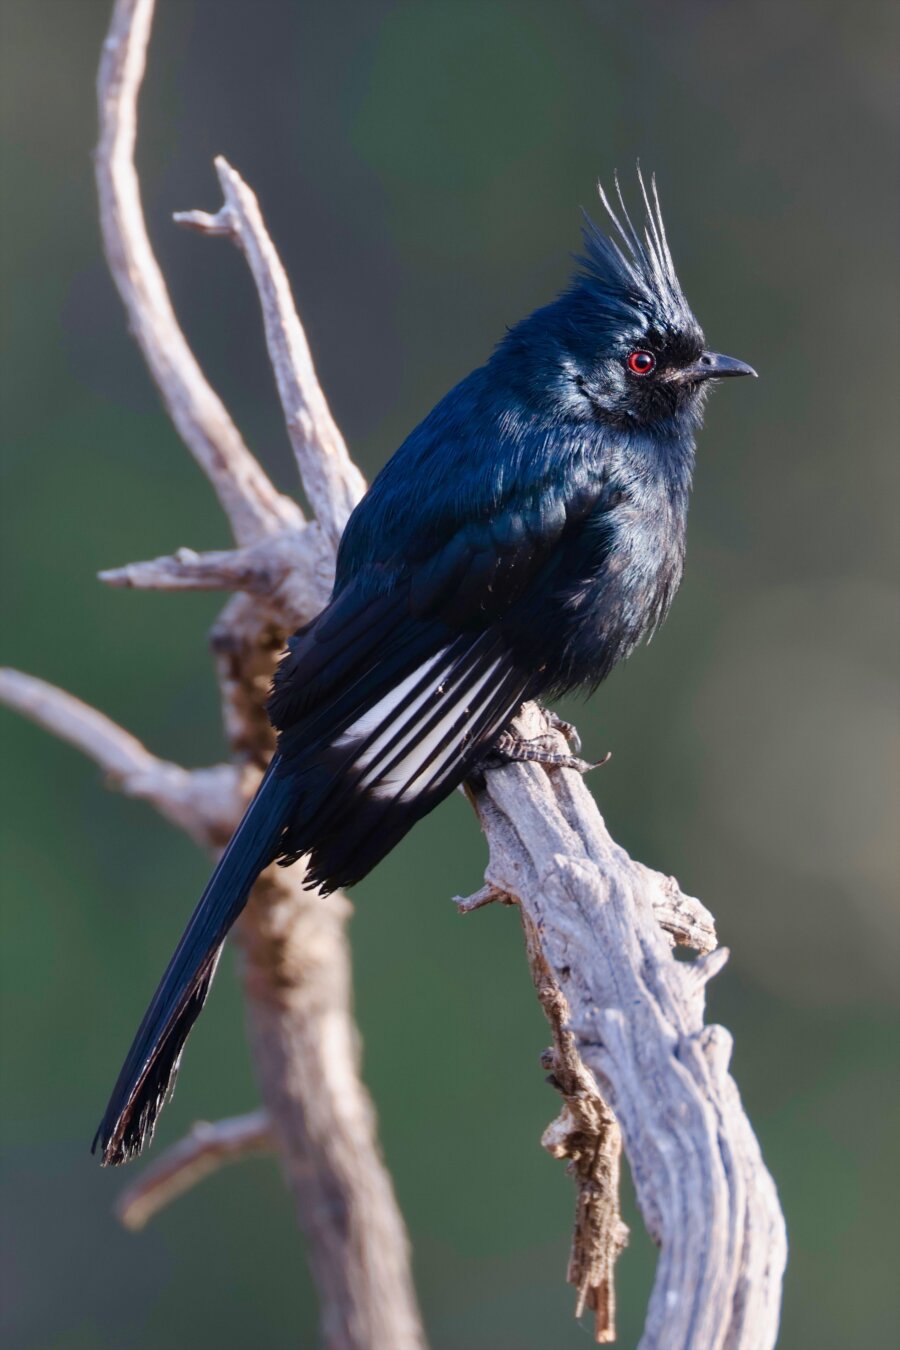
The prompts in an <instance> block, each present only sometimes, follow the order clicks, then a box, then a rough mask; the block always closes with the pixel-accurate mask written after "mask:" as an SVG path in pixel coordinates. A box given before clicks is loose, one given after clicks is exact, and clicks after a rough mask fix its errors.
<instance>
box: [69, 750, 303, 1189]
mask: <svg viewBox="0 0 900 1350" xmlns="http://www.w3.org/2000/svg"><path fill="white" fill-rule="evenodd" d="M277 760H278V756H276V757H275V759H274V760H273V761H272V764H271V765H270V766H269V771H268V773H267V774H266V776H265V778H264V779H263V781H262V783H261V784H260V788H259V791H258V792H257V794H256V796H255V797H254V798H253V801H252V802H251V803H250V805H249V807H248V808H247V811H246V813H245V815H244V818H243V820H242V821H241V823H240V825H239V826H238V828H237V830H236V831H235V834H234V836H233V838H232V840H231V842H230V843H229V845H228V847H227V848H226V850H225V852H224V853H223V854H222V857H221V859H220V860H219V864H218V866H217V867H216V870H215V871H214V872H213V874H212V876H211V878H210V880H209V884H208V885H207V887H206V890H205V891H204V892H203V895H202V896H201V898H200V903H199V904H198V905H197V908H196V909H195V910H194V913H193V915H192V917H191V921H190V923H189V924H188V926H187V928H186V929H185V932H184V936H183V937H182V939H181V941H180V942H179V944H178V946H177V948H176V949H175V955H174V956H173V957H172V960H171V961H170V962H169V965H168V967H167V969H166V973H165V975H163V977H162V980H161V981H160V984H159V988H158V989H157V991H156V993H155V994H154V995H153V1000H152V1002H151V1004H150V1007H149V1008H148V1009H147V1011H146V1013H145V1014H144V1020H143V1021H142V1022H141V1025H140V1026H139V1027H138V1031H137V1035H136V1036H135V1038H134V1041H133V1043H132V1046H131V1049H130V1050H129V1051H128V1056H127V1058H126V1060H125V1063H124V1064H123V1065H122V1071H121V1073H120V1074H119V1077H118V1080H117V1082H116V1086H115V1087H114V1088H113V1092H112V1096H111V1097H110V1099H109V1105H108V1106H107V1108H106V1113H105V1115H104V1117H103V1120H102V1121H101V1123H100V1128H99V1129H98V1131H97V1133H96V1135H95V1136H94V1142H93V1145H92V1151H93V1152H96V1150H97V1146H98V1144H99V1145H100V1147H101V1149H102V1155H103V1163H104V1165H107V1164H113V1165H115V1164H117V1163H123V1162H128V1160H129V1159H130V1158H134V1157H137V1155H138V1154H139V1153H140V1151H141V1149H142V1148H143V1147H144V1145H145V1144H148V1143H149V1142H150V1140H151V1139H152V1137H153V1131H154V1128H155V1126H156V1118H157V1116H158V1115H159V1113H160V1111H161V1109H162V1107H163V1105H164V1103H165V1101H166V1099H167V1097H168V1095H169V1093H170V1091H171V1089H172V1087H173V1085H174V1081H175V1075H176V1073H177V1072H178V1062H179V1060H180V1058H181V1052H182V1050H183V1049H184V1043H185V1041H186V1040H187V1038H188V1035H189V1034H190V1030H191V1027H192V1026H193V1025H194V1022H195V1021H196V1020H197V1017H198V1016H199V1013H200V1010H201V1008H202V1007H203V1004H204V1003H205V1002H206V996H207V994H208V993H209V987H210V984H211V983H212V978H213V975H214V974H215V971H216V965H217V963H218V960H219V956H220V954H221V951H222V944H223V942H224V941H225V938H226V936H227V934H228V930H229V929H230V928H231V926H232V924H233V923H234V921H235V919H236V918H237V917H238V915H239V914H240V912H241V910H242V909H243V908H244V906H245V905H246V903H247V897H248V896H249V894H250V890H251V887H252V886H253V883H254V881H255V880H256V878H257V877H258V876H259V874H260V872H261V871H262V870H263V868H264V867H267V866H268V864H269V863H270V862H272V861H273V860H274V858H275V857H276V856H277V854H278V851H279V841H280V839H281V835H282V832H283V830H284V826H285V824H286V821H287V818H288V816H289V814H290V808H291V804H292V801H293V797H294V793H293V791H292V790H291V787H290V784H289V783H288V782H286V781H285V779H283V778H280V777H278V776H277V775H276V774H275V773H274V772H273V770H274V769H275V768H276V764H277Z"/></svg>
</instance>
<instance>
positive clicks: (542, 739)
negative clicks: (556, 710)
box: [481, 727, 609, 773]
mask: <svg viewBox="0 0 900 1350" xmlns="http://www.w3.org/2000/svg"><path fill="white" fill-rule="evenodd" d="M572 729H573V730H574V728H572ZM558 730H560V731H562V727H559V728H558ZM563 734H565V733H563ZM576 735H577V732H576ZM558 745H559V741H558V740H557V739H556V737H555V735H553V733H550V734H548V735H546V736H530V737H528V738H525V737H523V736H517V735H516V734H515V732H512V731H504V732H501V734H500V735H499V736H498V737H497V739H496V740H495V741H494V744H493V745H492V746H491V748H490V750H489V751H488V754H487V755H486V756H485V758H484V760H483V761H482V766H481V767H482V768H484V769H498V768H500V767H502V765H504V764H527V763H532V764H543V765H544V767H545V768H548V769H574V770H575V771H576V773H590V771H591V769H597V768H599V766H600V765H601V764H605V763H606V761H607V760H608V759H609V754H606V755H604V756H603V758H602V759H599V760H597V762H596V764H591V763H589V761H588V760H586V759H580V758H579V756H578V755H567V754H564V753H562V752H560V751H559V750H558V749H557V748H556V747H557V746H558Z"/></svg>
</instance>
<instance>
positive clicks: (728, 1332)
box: [476, 705, 786, 1350]
mask: <svg viewBox="0 0 900 1350" xmlns="http://www.w3.org/2000/svg"><path fill="white" fill-rule="evenodd" d="M517 731H518V732H519V734H520V735H523V736H534V735H539V734H547V731H548V724H547V723H546V721H545V720H544V718H543V715H542V713H541V711H540V710H539V709H538V708H536V707H535V706H534V705H528V706H527V707H526V708H525V709H524V710H523V713H522V715H521V717H520V720H519V724H518V726H517ZM561 745H562V742H561ZM476 807H477V810H478V813H479V817H480V819H481V822H482V825H483V826H484V829H485V833H486V834H487V838H488V844H489V846H490V861H489V863H488V868H487V880H488V882H489V883H490V884H491V885H492V886H494V887H495V888H496V889H497V890H498V891H500V892H502V893H503V894H505V895H507V896H512V897H515V898H516V900H518V902H519V904H520V905H521V906H522V910H523V914H524V916H525V922H526V928H527V931H528V932H529V934H530V939H531V942H532V945H533V946H534V947H535V948H536V949H537V951H539V953H540V959H541V961H542V962H543V963H544V965H545V966H546V969H547V971H548V972H549V975H550V978H551V983H552V985H555V986H556V990H558V991H559V996H560V997H561V998H562V999H563V1000H564V1001H565V1010H564V1012H563V1013H562V1014H561V1016H560V1023H561V1025H564V1026H565V1028H566V1033H567V1034H568V1035H570V1036H571V1037H572V1050H573V1051H574V1053H575V1054H576V1055H577V1057H578V1059H579V1060H580V1061H581V1063H582V1064H583V1065H584V1066H585V1067H586V1069H587V1070H588V1071H589V1073H590V1074H592V1075H593V1078H594V1080H595V1081H596V1083H597V1085H598V1087H599V1089H600V1092H601V1094H602V1098H603V1101H604V1102H605V1103H606V1104H607V1105H608V1107H609V1108H611V1110H612V1112H613V1113H614V1115H615V1118H616V1120H617V1121H618V1124H619V1127H620V1128H621V1131H622V1136H623V1140H624V1145H625V1152H626V1155H627V1157H628V1161H629V1164H630V1167H631V1171H632V1175H633V1177H634V1181H635V1187H636V1189H637V1196H638V1203H639V1205H640V1209H641V1214H642V1216H643V1218H644V1222H645V1223H646V1225H647V1228H648V1230H649V1232H650V1234H651V1236H652V1237H653V1239H654V1241H655V1242H657V1243H658V1244H659V1247H660V1258H659V1263H658V1268H657V1273H656V1282H655V1284H654V1288H653V1295H652V1297H651V1301H650V1307H649V1310H648V1314H647V1321H646V1326H645V1330H644V1336H643V1339H642V1341H641V1346H642V1347H643V1348H644V1350H651V1347H652V1348H653V1350H698V1347H704V1350H706V1347H710V1348H712V1347H720V1346H727V1347H729V1350H765V1347H768V1346H771V1345H774V1343H775V1337H776V1334H777V1328H778V1317H779V1309H780V1293H781V1277H782V1273H783V1270H784V1264H785V1259H786V1243H785V1233H784V1221H783V1218H782V1215H781V1210H780V1208H779V1204H778V1197H777V1194H776V1191H775V1187H774V1185H773V1183H772V1179H771V1177H770V1176H769V1173H768V1172H767V1171H766V1168H765V1165H764V1164H763V1161H762V1158H761V1156H760V1152H759V1146H758V1144H757V1142H756V1139H755V1137H754V1135H753V1132H752V1130H751V1128H750V1124H749V1122H748V1120H747V1117H746V1115H745V1114H744V1111H743V1108H742V1106H741V1101H740V1097H739V1096H738V1091H737V1088H736V1086H735V1084H734V1081H733V1079H732V1078H731V1076H730V1075H729V1073H728V1063H729V1058H730V1054H731V1038H730V1036H729V1035H728V1033H727V1031H725V1029H724V1028H723V1027H717V1026H705V1025H704V1022H703V1012H704V1001H705V986H706V983H707V981H708V980H709V979H710V978H711V977H712V975H713V974H715V972H716V969H717V968H719V967H720V966H721V964H722V962H723V959H724V957H723V954H721V953H719V952H714V953H712V954H711V955H707V956H706V957H701V958H699V960H698V961H697V962H694V963H691V964H687V963H683V962H677V961H675V960H673V958H672V953H671V950H670V947H669V944H668V942H667V940H666V936H665V934H664V933H663V932H662V931H661V928H660V923H659V918H658V914H659V912H660V911H661V910H662V911H665V910H668V911H669V912H670V913H671V912H673V911H674V912H675V913H679V912H682V911H684V910H687V911H693V910H694V907H695V902H692V901H690V900H689V899H688V897H684V898H683V899H682V898H681V897H678V898H677V900H676V898H675V897H674V896H673V894H672V885H673V883H672V881H671V878H666V877H662V876H661V875H660V874H658V873H654V872H652V871H651V870H650V869H649V868H646V867H644V866H642V865H641V864H639V863H635V862H634V861H633V860H632V859H631V858H629V856H628V854H627V853H625V851H624V850H623V849H622V848H620V847H619V845H617V844H616V843H615V842H614V841H613V840H612V839H611V838H610V835H609V833H608V832H607V830H606V827H605V825H604V823H603V820H602V817H601V816H600V813H599V811H598V810H597V807H596V804H595V802H594V800H593V798H592V797H591V795H590V793H589V792H588V790H587V787H586V786H585V784H584V782H583V781H582V779H581V778H580V777H579V775H578V774H576V773H573V772H572V771H571V770H556V771H551V772H549V773H548V772H546V771H545V770H543V769H541V768H539V767H538V766H536V765H532V764H512V765H509V766H507V767H505V768H503V769H500V770H496V771H494V772H492V773H489V774H487V775H486V777H485V785H484V788H483V790H482V791H481V792H479V793H478V794H477V796H476ZM534 961H535V957H534V955H533V956H532V965H533V966H534ZM700 962H702V964H700ZM553 997H554V998H555V997H556V992H555V991H554V993H553ZM545 1006H546V1005H545ZM609 1222H610V1224H611V1223H612V1220H610V1221H609ZM577 1242H578V1235H577V1234H576V1245H577ZM601 1288H602V1286H601ZM600 1301H601V1302H602V1300H600Z"/></svg>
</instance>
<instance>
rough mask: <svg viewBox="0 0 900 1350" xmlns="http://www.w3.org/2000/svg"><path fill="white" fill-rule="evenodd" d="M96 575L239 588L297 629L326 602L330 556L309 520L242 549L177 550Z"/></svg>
mask: <svg viewBox="0 0 900 1350" xmlns="http://www.w3.org/2000/svg"><path fill="white" fill-rule="evenodd" d="M99 576H100V580H101V581H103V582H105V583H106V585H107V586H116V587H125V588H131V589H134V590H143V591H243V592H245V593H246V594H247V595H253V596H256V597H257V598H258V599H259V600H262V601H265V603H266V606H267V607H268V608H269V609H271V610H272V611H273V612H274V613H276V614H277V615H278V617H279V620H280V621H281V622H282V623H283V624H284V626H285V627H286V628H299V627H300V626H301V625H302V624H305V623H309V621H310V619H313V618H315V616H316V615H317V614H318V613H319V611H320V610H321V609H322V608H323V606H324V605H325V603H326V601H327V600H328V596H329V594H330V592H331V586H332V582H333V580H334V554H333V551H332V550H331V549H330V548H329V547H328V545H327V544H326V543H325V540H324V539H323V537H322V533H321V531H320V529H319V528H318V526H317V525H316V524H315V523H313V524H310V525H304V526H303V527H302V528H301V529H298V530H284V531H282V533H281V534H276V535H272V536H271V537H270V538H268V539H263V540H261V541H260V542H259V543H258V544H252V545H250V546H249V547H248V548H239V549H225V550H222V551H219V552H210V553H196V552H195V551H194V550H193V549H190V548H180V549H178V551H177V552H176V553H174V554H171V555H169V556H164V557H161V558H153V559H151V560H150V561H148V562H138V563H128V564H126V566H124V567H114V568H111V569H110V570H108V571H105V572H101V573H100V574H99Z"/></svg>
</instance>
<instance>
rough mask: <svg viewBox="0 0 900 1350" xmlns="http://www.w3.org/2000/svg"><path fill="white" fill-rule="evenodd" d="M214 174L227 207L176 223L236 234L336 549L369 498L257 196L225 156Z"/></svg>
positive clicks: (295, 442)
mask: <svg viewBox="0 0 900 1350" xmlns="http://www.w3.org/2000/svg"><path fill="white" fill-rule="evenodd" d="M216 172H217V173H218V175H219V183H220V184H221V187H222V192H223V194H224V196H225V205H224V207H223V208H222V209H221V210H220V211H219V212H218V213H217V214H216V215H215V216H210V215H207V214H206V213H205V212H202V211H180V212H178V213H177V214H176V216H175V220H176V221H177V222H178V223H179V224H181V225H186V226H188V227H189V228H191V229H194V230H198V231H200V232H201V233H203V234H213V235H218V234H230V235H231V236H232V237H233V239H234V240H235V242H236V243H237V244H238V245H239V247H240V248H241V250H242V252H243V254H244V256H245V257H246V259H247V262H248V263H249V264H250V270H251V272H252V273H253V280H254V281H255V282H256V289H257V291H258V292H259V303H260V307H261V309H262V316H263V324H264V326H265V332H266V343H267V345H268V349H269V359H270V361H271V362H272V369H273V371H274V372H275V379H276V381H277V383H278V394H279V397H280V399H281V406H282V408H283V409H284V416H285V422H286V424H287V429H288V435H289V436H290V440H291V445H292V446H293V448H294V454H295V455H296V458H297V465H298V467H299V469H300V476H301V478H302V479H303V487H304V489H305V491H306V495H307V498H308V499H309V504H310V506H311V507H312V509H313V511H314V513H315V516H316V519H317V520H318V522H319V524H320V525H321V527H322V530H323V532H324V534H325V537H326V538H327V540H328V542H329V544H330V545H331V547H332V548H333V549H336V548H337V545H338V541H339V540H340V537H341V535H342V533H343V531H344V526H345V525H346V523H347V518H348V516H349V515H350V512H351V511H352V510H353V508H354V506H355V505H356V503H357V502H358V501H359V499H360V497H361V496H362V495H363V492H364V491H365V488H366V484H365V480H364V479H363V476H362V474H361V473H360V472H359V469H357V467H356V465H355V464H354V463H353V461H352V459H351V458H350V456H349V455H348V453H347V447H346V445H345V444H344V438H343V436H342V435H341V433H340V431H339V430H338V427H337V424H336V422H335V420H334V418H333V417H332V415H331V409H330V408H329V406H328V400H327V399H326V398H325V395H324V393H323V392H322V387H321V385H320V384H319V380H318V377H317V376H316V372H315V367H314V366H313V362H312V357H311V355H310V351H309V343H308V342H307V340H306V334H305V333H304V331H303V327H302V325H301V323H300V320H299V319H298V317H297V311H296V309H295V307H294V299H293V296H292V295H291V287H290V283H289V281H288V279H287V274H286V273H285V270H284V268H283V267H282V265H281V259H280V258H279V257H278V254H277V252H276V250H275V246H274V245H273V243H272V240H271V239H270V237H269V232H268V230H267V229H266V226H265V222H264V221H263V218H262V213H261V211H260V209H259V203H258V201H257V200H256V196H255V194H254V193H253V192H252V191H251V189H250V188H249V187H248V186H247V184H246V183H245V182H244V180H243V178H241V176H240V174H239V173H238V172H237V171H236V170H235V169H233V168H232V167H231V165H230V164H229V163H228V161H227V160H226V159H224V158H223V156H221V155H220V156H219V157H218V158H217V159H216Z"/></svg>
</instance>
